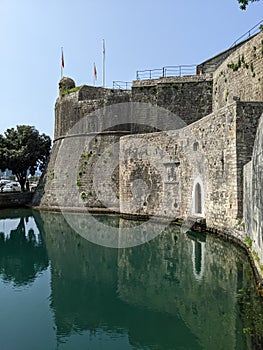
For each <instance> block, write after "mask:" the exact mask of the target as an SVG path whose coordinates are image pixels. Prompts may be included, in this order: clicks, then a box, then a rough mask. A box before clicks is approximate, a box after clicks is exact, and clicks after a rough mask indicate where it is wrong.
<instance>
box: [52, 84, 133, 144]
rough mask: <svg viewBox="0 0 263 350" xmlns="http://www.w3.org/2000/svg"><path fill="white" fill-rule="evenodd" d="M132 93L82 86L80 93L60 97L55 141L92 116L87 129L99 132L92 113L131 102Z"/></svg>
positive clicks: (56, 111)
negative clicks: (106, 107) (88, 116)
mask: <svg viewBox="0 0 263 350" xmlns="http://www.w3.org/2000/svg"><path fill="white" fill-rule="evenodd" d="M130 98H131V92H130V91H123V90H112V89H104V88H98V87H93V86H86V85H84V86H82V87H80V89H79V90H78V91H75V92H70V93H68V94H66V95H64V96H60V97H59V98H58V99H57V101H56V105H55V133H54V139H57V138H59V137H62V136H65V135H66V134H67V133H68V132H69V131H70V130H71V129H72V128H73V127H74V126H75V125H76V124H77V123H78V122H79V121H80V120H81V119H82V118H83V117H85V116H87V115H90V118H89V120H87V123H89V125H88V126H87V129H88V130H89V131H90V132H92V131H94V132H95V131H101V130H103V129H100V130H98V127H97V128H96V126H95V125H94V123H93V117H92V113H93V112H94V111H96V110H99V109H101V108H103V107H105V106H110V105H112V104H117V103H125V102H129V101H130Z"/></svg>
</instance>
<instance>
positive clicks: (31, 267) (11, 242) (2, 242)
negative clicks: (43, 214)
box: [0, 217, 48, 286]
mask: <svg viewBox="0 0 263 350" xmlns="http://www.w3.org/2000/svg"><path fill="white" fill-rule="evenodd" d="M47 266H48V256H47V252H46V248H45V246H44V244H43V242H42V240H41V237H40V238H38V239H37V236H36V234H35V232H34V230H33V229H30V230H29V231H28V234H27V235H26V229H25V218H24V217H21V218H20V222H19V224H18V226H17V228H16V229H15V230H11V232H10V236H9V237H8V238H5V236H4V234H3V233H0V274H1V275H2V278H3V279H4V280H6V281H13V282H14V284H15V285H17V286H20V285H24V284H27V283H28V282H32V281H33V280H34V279H35V277H36V274H37V273H38V272H40V271H42V270H44V269H46V268H47Z"/></svg>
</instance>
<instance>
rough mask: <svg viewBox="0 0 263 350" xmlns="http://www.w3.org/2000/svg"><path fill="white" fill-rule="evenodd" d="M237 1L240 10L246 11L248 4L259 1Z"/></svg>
mask: <svg viewBox="0 0 263 350" xmlns="http://www.w3.org/2000/svg"><path fill="white" fill-rule="evenodd" d="M237 1H238V3H239V4H240V8H241V10H246V8H247V5H248V3H249V2H256V1H259V0H237Z"/></svg>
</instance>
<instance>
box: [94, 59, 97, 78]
mask: <svg viewBox="0 0 263 350" xmlns="http://www.w3.org/2000/svg"><path fill="white" fill-rule="evenodd" d="M94 80H97V69H96V65H95V63H94Z"/></svg>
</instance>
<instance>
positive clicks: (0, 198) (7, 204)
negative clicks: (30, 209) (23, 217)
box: [0, 192, 34, 208]
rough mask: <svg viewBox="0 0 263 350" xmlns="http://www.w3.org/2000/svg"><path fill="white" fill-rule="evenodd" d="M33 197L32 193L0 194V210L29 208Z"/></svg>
mask: <svg viewBox="0 0 263 350" xmlns="http://www.w3.org/2000/svg"><path fill="white" fill-rule="evenodd" d="M33 195H34V192H15V193H0V208H15V207H26V206H30V205H31V201H32V198H33Z"/></svg>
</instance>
